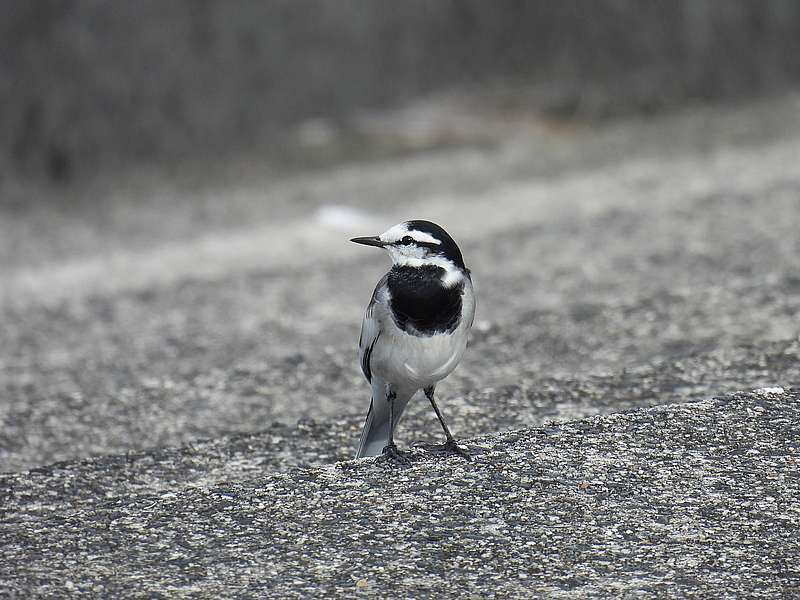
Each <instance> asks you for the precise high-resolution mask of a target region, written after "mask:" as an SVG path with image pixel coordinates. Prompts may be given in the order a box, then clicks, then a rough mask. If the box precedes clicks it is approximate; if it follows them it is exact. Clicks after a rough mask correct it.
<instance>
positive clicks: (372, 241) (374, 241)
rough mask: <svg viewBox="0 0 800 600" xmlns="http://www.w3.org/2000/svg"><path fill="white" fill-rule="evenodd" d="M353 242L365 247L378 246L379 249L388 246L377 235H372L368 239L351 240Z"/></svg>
mask: <svg viewBox="0 0 800 600" xmlns="http://www.w3.org/2000/svg"><path fill="white" fill-rule="evenodd" d="M350 241H351V242H355V243H356V244H364V245H365V246H377V247H378V248H383V247H384V246H385V245H386V244H384V243H383V242H382V241H381V238H379V237H378V236H377V235H370V236H367V237H357V238H353V239H352V240H350Z"/></svg>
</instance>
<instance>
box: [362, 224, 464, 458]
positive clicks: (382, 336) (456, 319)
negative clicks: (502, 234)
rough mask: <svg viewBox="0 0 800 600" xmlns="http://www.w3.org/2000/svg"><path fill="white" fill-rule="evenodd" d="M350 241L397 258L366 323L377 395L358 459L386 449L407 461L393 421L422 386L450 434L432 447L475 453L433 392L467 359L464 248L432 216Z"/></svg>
mask: <svg viewBox="0 0 800 600" xmlns="http://www.w3.org/2000/svg"><path fill="white" fill-rule="evenodd" d="M350 241H352V242H356V243H357V244H365V245H367V246H377V247H378V248H384V249H385V250H387V251H388V252H389V255H390V256H391V258H392V263H393V264H392V268H391V270H390V271H389V272H388V273H386V275H384V276H383V278H382V279H381V280H380V281H379V282H378V285H377V286H376V287H375V291H374V292H373V294H372V300H370V303H369V306H368V307H367V312H366V314H365V315H364V322H363V323H362V325H361V337H360V339H359V342H358V350H359V358H360V360H361V370H362V371H363V372H364V376H365V377H366V378H367V381H369V383H370V385H371V387H372V400H371V401H370V405H369V412H368V413H367V419H366V422H365V423H364V429H363V431H362V432H361V440H360V442H359V444H358V450H357V451H356V458H360V457H362V456H377V455H383V456H385V457H386V458H388V459H392V460H395V461H397V462H400V463H407V462H408V459H407V458H406V457H405V456H403V454H402V453H400V452H399V451H398V450H397V446H395V443H394V428H395V427H396V426H397V423H398V422H399V420H400V417H401V416H402V414H403V410H404V409H405V407H406V404H408V401H409V400H410V399H411V397H412V396H413V395H414V394H415V393H416V392H417V391H419V390H420V389H421V390H424V391H425V395H426V396H427V398H428V400H430V402H431V406H433V410H434V411H435V412H436V416H437V417H438V418H439V422H440V423H441V424H442V429H444V434H445V436H447V441H446V442H445V443H444V444H442V445H439V446H429V447H428V449H430V450H438V451H441V452H445V453H456V454H460V455H461V456H464V457H465V458H469V453H468V452H467V451H466V450H464V449H463V448H461V447H459V446H458V444H456V441H455V439H454V438H453V435H452V434H451V433H450V430H449V429H448V428H447V424H446V423H445V421H444V418H443V417H442V413H441V411H439V408H438V407H437V406H436V402H435V401H434V399H433V393H434V389H435V387H436V384H437V383H438V382H439V381H441V380H442V379H444V378H445V377H447V376H448V375H449V374H450V373H451V372H452V371H453V369H455V368H456V365H458V363H459V361H460V360H461V357H462V355H463V354H464V350H465V349H466V347H467V337H468V335H469V330H470V328H471V327H472V321H473V318H474V316H475V295H474V292H473V290H472V278H471V277H470V272H469V269H467V268H466V266H464V259H463V258H462V257H461V250H459V248H458V245H456V243H455V241H453V238H451V237H450V236H449V235H448V234H447V232H446V231H445V230H444V229H442V228H441V227H439V226H438V225H436V224H435V223H431V222H430V221H407V222H405V223H400V224H399V225H395V226H394V227H392V228H391V229H389V230H388V231H386V232H385V233H382V234H381V235H379V236H374V237H358V238H353V239H352V240H350Z"/></svg>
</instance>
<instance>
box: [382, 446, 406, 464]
mask: <svg viewBox="0 0 800 600" xmlns="http://www.w3.org/2000/svg"><path fill="white" fill-rule="evenodd" d="M407 454H408V453H407V452H401V451H400V450H398V449H397V446H395V445H394V444H389V445H388V446H386V447H385V448H384V449H383V452H382V453H381V455H380V456H379V457H378V458H376V459H375V462H376V463H391V464H395V465H400V466H403V467H407V466H408V465H410V464H411V460H410V459H409V458H408V456H406V455H407Z"/></svg>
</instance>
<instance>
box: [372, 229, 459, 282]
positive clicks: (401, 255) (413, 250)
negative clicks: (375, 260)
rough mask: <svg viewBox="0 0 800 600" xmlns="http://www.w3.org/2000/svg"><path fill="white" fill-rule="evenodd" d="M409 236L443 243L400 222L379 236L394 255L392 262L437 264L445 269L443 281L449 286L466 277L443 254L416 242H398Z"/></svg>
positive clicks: (387, 249) (420, 240)
mask: <svg viewBox="0 0 800 600" xmlns="http://www.w3.org/2000/svg"><path fill="white" fill-rule="evenodd" d="M406 236H409V237H411V238H412V239H413V240H414V241H415V242H422V243H426V244H438V245H441V243H442V242H441V240H437V239H436V238H435V237H433V236H432V235H431V234H429V233H425V232H424V231H417V230H415V229H411V230H409V228H408V225H407V224H406V223H400V224H398V225H395V226H394V227H391V228H389V229H387V230H386V231H384V232H383V233H382V234H381V235H380V236H378V237H379V238H380V239H381V241H383V242H385V243H386V244H387V245H386V246H384V249H385V250H386V251H387V252H388V253H389V256H391V257H392V262H393V263H394V264H396V265H400V266H409V267H421V266H424V265H436V266H437V267H441V268H442V269H444V271H445V274H444V275H443V276H442V283H444V285H446V286H447V287H452V286H454V285H456V284H458V283H459V282H460V281H461V280H462V279H463V277H464V275H463V273H462V272H461V269H459V268H458V267H456V266H455V265H454V264H453V263H452V262H451V261H450V260H448V259H446V258H444V257H443V256H440V255H436V254H435V253H432V252H431V250H430V249H429V248H426V247H424V246H417V245H416V244H397V242H399V241H400V240H402V239H403V238H404V237H406Z"/></svg>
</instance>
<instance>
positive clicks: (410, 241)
mask: <svg viewBox="0 0 800 600" xmlns="http://www.w3.org/2000/svg"><path fill="white" fill-rule="evenodd" d="M400 243H401V244H413V243H414V238H412V237H411V236H410V235H407V236H405V237H404V238H403V239H402V240H400Z"/></svg>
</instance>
